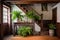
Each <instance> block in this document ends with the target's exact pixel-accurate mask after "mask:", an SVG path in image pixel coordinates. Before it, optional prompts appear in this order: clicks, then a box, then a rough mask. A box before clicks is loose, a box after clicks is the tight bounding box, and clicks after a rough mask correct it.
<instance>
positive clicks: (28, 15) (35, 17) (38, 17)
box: [26, 10, 41, 20]
mask: <svg viewBox="0 0 60 40" xmlns="http://www.w3.org/2000/svg"><path fill="white" fill-rule="evenodd" d="M26 15H27V17H28V18H31V19H34V20H40V18H41V17H40V16H38V15H36V14H35V12H34V11H33V10H29V11H28V12H27V13H26Z"/></svg>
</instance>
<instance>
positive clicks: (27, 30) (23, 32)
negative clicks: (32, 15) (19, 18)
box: [17, 26, 32, 37]
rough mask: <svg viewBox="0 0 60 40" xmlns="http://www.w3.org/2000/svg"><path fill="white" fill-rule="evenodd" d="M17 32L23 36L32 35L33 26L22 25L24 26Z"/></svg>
mask: <svg viewBox="0 0 60 40" xmlns="http://www.w3.org/2000/svg"><path fill="white" fill-rule="evenodd" d="M17 34H18V35H20V36H23V37H26V36H29V35H32V28H31V27H29V26H22V27H20V28H18V30H17Z"/></svg>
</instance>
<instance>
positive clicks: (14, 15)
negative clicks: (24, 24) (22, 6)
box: [12, 11, 23, 20]
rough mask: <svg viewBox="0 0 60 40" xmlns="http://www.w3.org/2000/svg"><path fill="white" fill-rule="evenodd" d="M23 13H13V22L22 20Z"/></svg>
mask: <svg viewBox="0 0 60 40" xmlns="http://www.w3.org/2000/svg"><path fill="white" fill-rule="evenodd" d="M21 13H22V12H20V11H12V20H15V19H21V20H22V18H23V15H21Z"/></svg>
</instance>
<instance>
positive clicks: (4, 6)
mask: <svg viewBox="0 0 60 40" xmlns="http://www.w3.org/2000/svg"><path fill="white" fill-rule="evenodd" d="M3 8H6V9H7V15H5V16H7V22H4V20H3V23H8V11H9V9H10V8H9V7H8V6H6V5H3ZM3 12H4V10H3ZM3 17H4V13H3Z"/></svg>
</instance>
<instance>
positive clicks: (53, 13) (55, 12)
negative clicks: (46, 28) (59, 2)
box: [52, 7, 57, 36]
mask: <svg viewBox="0 0 60 40" xmlns="http://www.w3.org/2000/svg"><path fill="white" fill-rule="evenodd" d="M52 22H53V24H55V25H56V23H57V7H56V8H54V9H53V10H52ZM56 27H57V26H56ZM56 35H57V32H56V29H55V36H56Z"/></svg>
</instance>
